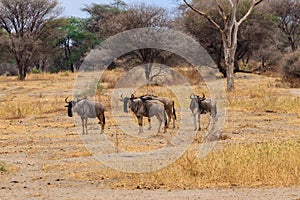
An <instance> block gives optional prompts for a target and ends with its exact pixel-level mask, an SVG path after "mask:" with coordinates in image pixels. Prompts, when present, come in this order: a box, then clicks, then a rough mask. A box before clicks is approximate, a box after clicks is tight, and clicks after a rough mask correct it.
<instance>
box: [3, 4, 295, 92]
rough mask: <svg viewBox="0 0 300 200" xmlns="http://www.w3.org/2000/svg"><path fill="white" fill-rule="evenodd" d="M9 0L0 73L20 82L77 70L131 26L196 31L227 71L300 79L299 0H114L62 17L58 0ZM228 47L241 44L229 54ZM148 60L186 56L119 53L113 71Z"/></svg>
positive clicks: (164, 61) (177, 62)
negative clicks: (171, 0)
mask: <svg viewBox="0 0 300 200" xmlns="http://www.w3.org/2000/svg"><path fill="white" fill-rule="evenodd" d="M10 2H11V1H6V0H3V1H1V6H0V8H1V15H0V19H1V23H0V28H1V29H0V45H1V52H0V61H1V62H0V63H1V65H0V74H6V75H18V77H19V79H20V80H24V79H25V78H26V74H27V73H41V72H51V73H57V72H60V71H72V72H75V71H77V70H78V68H79V67H80V64H81V63H82V61H83V59H84V57H85V56H86V55H87V54H88V52H89V51H90V50H91V49H93V48H95V47H96V46H97V45H99V44H101V41H103V40H105V39H107V38H109V37H110V36H113V35H115V34H117V33H120V32H122V31H125V30H130V29H133V28H142V27H158V28H169V29H176V30H180V31H183V32H185V33H187V34H189V35H192V36H193V37H194V38H195V39H196V40H197V41H199V43H200V44H201V45H202V46H203V47H204V48H205V49H206V50H207V51H208V52H209V54H210V55H211V56H212V58H213V59H214V61H215V63H216V64H217V66H218V68H219V70H220V72H221V73H222V74H223V75H224V77H227V76H228V73H229V70H228V69H230V70H231V71H233V72H234V73H236V72H241V71H242V72H250V73H251V72H252V73H253V72H255V73H267V74H268V72H272V74H276V75H278V76H281V77H283V78H284V79H285V80H286V81H288V82H290V83H291V86H293V87H297V86H298V84H299V83H298V82H299V81H298V80H299V67H297V54H298V46H299V29H300V28H299V12H298V10H299V7H300V3H299V1H294V0H288V1H280V0H276V1H272V2H270V1H266V0H265V1H260V0H257V1H253V2H254V5H252V4H250V2H252V1H247V0H245V1H239V2H238V3H236V4H234V5H230V4H229V3H227V1H218V2H217V3H215V2H207V1H202V0H195V1H192V2H189V3H188V2H187V1H185V2H179V6H178V9H177V10H173V11H172V13H173V14H172V15H171V14H170V11H168V10H166V9H164V8H161V7H158V6H154V5H148V4H145V3H140V4H138V3H137V4H126V3H125V2H123V1H119V0H116V1H113V3H111V4H91V5H86V6H85V7H84V8H82V10H83V11H84V12H86V13H87V16H88V17H86V18H75V17H69V18H65V17H60V14H61V12H62V8H61V7H60V6H59V2H58V1H57V0H39V1H28V2H26V3H24V2H20V1H12V2H13V4H11V3H10ZM191 8H192V9H191ZM233 8H234V9H233ZM283 8H284V9H283ZM29 9H30V12H28V10H29ZM232 9H233V10H232ZM195 11H197V12H195ZM174 13H175V14H174ZM233 13H234V16H233ZM234 20H236V21H234ZM236 25H238V26H236ZM235 27H236V28H235ZM227 30H228V31H229V32H226V31H227ZM234 30H236V31H234ZM233 32H236V33H233ZM223 33H224V34H223ZM222 34H223V36H222ZM230 34H236V35H235V36H234V35H231V36H230ZM235 37H236V39H235ZM226 38H227V39H226ZM230 38H232V39H233V40H232V42H233V43H232V44H231V39H230ZM235 40H236V41H235ZM226 41H227V43H226ZM230 46H232V47H234V49H235V48H236V49H235V50H234V51H233V52H231V53H230V54H228V55H227V54H226V52H230V51H228V49H226V48H227V47H228V48H231V47H230ZM224 52H225V54H224ZM231 54H232V55H231ZM229 57H230V59H229ZM231 57H232V58H231ZM231 60H232V63H231ZM229 61H230V63H229ZM149 62H159V63H162V64H167V65H168V66H178V65H180V64H182V62H183V63H184V62H185V61H184V60H181V59H180V58H178V57H176V56H175V57H174V55H172V54H170V53H168V52H162V51H160V50H156V49H140V50H137V51H136V52H132V53H129V54H126V55H124V56H122V57H120V58H116V59H115V60H114V61H113V63H112V64H111V65H109V69H111V68H115V67H122V68H125V69H127V70H128V69H130V68H132V67H133V66H135V65H138V64H141V63H149ZM229 65H231V67H228V66H229ZM147 70H148V71H149V70H151V66H150V69H147ZM147 74H149V73H148V72H146V73H145V75H146V76H148V75H147ZM229 74H231V73H229ZM230 77H232V75H230ZM147 78H148V79H149V80H150V79H151V77H147Z"/></svg>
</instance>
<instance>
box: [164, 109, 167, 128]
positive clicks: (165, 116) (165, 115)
mask: <svg viewBox="0 0 300 200" xmlns="http://www.w3.org/2000/svg"><path fill="white" fill-rule="evenodd" d="M164 118H165V127H167V126H168V118H167V114H166V112H164Z"/></svg>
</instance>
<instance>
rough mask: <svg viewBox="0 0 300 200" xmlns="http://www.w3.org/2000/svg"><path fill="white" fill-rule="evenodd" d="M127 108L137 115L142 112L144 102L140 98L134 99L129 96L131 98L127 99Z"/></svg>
mask: <svg viewBox="0 0 300 200" xmlns="http://www.w3.org/2000/svg"><path fill="white" fill-rule="evenodd" d="M128 103H129V108H130V110H131V111H132V112H134V113H138V112H144V111H143V110H142V107H143V104H144V101H143V100H142V99H140V98H136V97H134V96H133V95H131V98H129V101H128Z"/></svg>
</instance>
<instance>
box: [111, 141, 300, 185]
mask: <svg viewBox="0 0 300 200" xmlns="http://www.w3.org/2000/svg"><path fill="white" fill-rule="evenodd" d="M299 154H300V140H298V141H286V142H278V143H277V142H272V143H269V142H261V143H252V144H226V145H224V147H223V149H222V150H215V151H213V152H211V153H210V154H209V155H208V156H207V157H205V158H204V159H199V158H198V157H196V156H195V154H194V153H192V152H187V153H185V154H184V155H183V156H182V157H181V158H180V159H179V160H177V161H176V162H175V163H174V164H172V165H171V166H168V167H166V168H164V169H162V170H159V171H157V172H151V173H144V174H127V173H117V175H116V176H117V177H124V178H123V179H120V181H119V182H118V183H116V184H114V185H112V187H122V188H130V189H134V188H141V189H158V188H167V189H178V188H180V189H193V188H211V187H213V188H216V187H222V188H224V187H262V186H263V187H290V186H296V185H299V184H300V179H299V177H300V157H299ZM126 177H129V179H130V180H129V179H128V178H126Z"/></svg>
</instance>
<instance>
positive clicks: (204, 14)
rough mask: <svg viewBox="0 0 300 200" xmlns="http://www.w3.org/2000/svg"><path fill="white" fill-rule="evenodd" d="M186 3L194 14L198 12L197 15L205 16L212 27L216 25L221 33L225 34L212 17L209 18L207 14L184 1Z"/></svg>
mask: <svg viewBox="0 0 300 200" xmlns="http://www.w3.org/2000/svg"><path fill="white" fill-rule="evenodd" d="M183 1H184V3H185V4H186V5H187V6H188V7H189V8H190V9H192V10H193V11H194V12H196V13H197V14H199V15H201V16H204V17H205V18H206V19H207V20H208V21H209V22H210V23H211V24H212V25H214V26H215V27H216V28H217V29H218V30H219V31H220V32H221V33H222V32H223V30H222V29H221V27H220V25H219V24H218V23H217V22H215V21H214V20H213V19H212V17H211V16H209V15H208V14H206V13H205V12H202V11H200V10H198V9H196V8H195V7H194V6H192V5H191V4H189V3H188V2H187V1H186V0H183Z"/></svg>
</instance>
